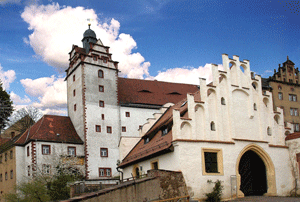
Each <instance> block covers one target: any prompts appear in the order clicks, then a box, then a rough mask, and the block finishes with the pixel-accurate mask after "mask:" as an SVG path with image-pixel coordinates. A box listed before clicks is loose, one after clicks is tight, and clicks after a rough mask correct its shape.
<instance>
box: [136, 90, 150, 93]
mask: <svg viewBox="0 0 300 202" xmlns="http://www.w3.org/2000/svg"><path fill="white" fill-rule="evenodd" d="M139 92H141V93H151V92H150V91H149V90H141V91H139Z"/></svg>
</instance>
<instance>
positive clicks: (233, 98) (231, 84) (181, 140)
mask: <svg viewBox="0 0 300 202" xmlns="http://www.w3.org/2000/svg"><path fill="white" fill-rule="evenodd" d="M222 59H223V67H224V71H219V70H218V68H217V65H212V75H213V82H212V84H209V85H206V81H205V79H200V96H201V102H199V101H195V99H194V95H192V94H188V95H187V103H186V105H187V108H188V117H185V118H183V117H181V116H180V112H179V109H173V112H172V114H173V125H172V145H173V148H174V151H173V152H169V153H167V154H160V155H158V156H155V157H152V158H146V159H145V160H138V159H137V160H136V161H135V163H130V164H128V165H126V164H125V166H121V167H122V168H123V173H124V178H130V177H131V176H132V173H134V172H135V170H134V169H135V168H136V167H139V168H140V171H141V172H144V173H146V172H147V170H149V169H151V162H153V161H157V162H158V168H159V169H166V170H175V171H182V173H183V175H184V178H185V180H186V183H187V186H188V188H189V194H190V196H191V197H193V198H194V199H203V198H205V193H208V192H211V191H212V187H213V184H209V183H208V180H212V181H216V180H221V181H222V183H223V185H224V191H223V198H231V197H236V194H237V196H239V197H241V196H243V195H244V194H243V193H242V191H240V186H241V176H240V174H239V163H240V158H241V157H242V156H243V154H244V153H245V152H247V151H249V150H251V151H254V152H255V153H256V154H257V155H258V156H259V157H260V158H261V159H262V161H263V162H264V164H265V167H266V179H267V192H266V194H267V195H280V196H286V195H289V194H290V191H291V190H292V189H293V185H294V180H293V175H292V170H291V163H290V159H289V151H288V147H286V146H285V132H286V131H289V132H293V131H290V128H292V127H291V125H288V126H289V128H285V127H284V121H283V111H282V109H280V108H277V111H276V112H274V111H273V106H272V94H271V93H270V92H262V87H261V77H260V76H257V75H256V76H255V77H254V78H253V77H251V72H250V62H249V61H248V60H244V61H240V60H239V57H238V56H233V59H230V58H228V55H226V54H223V55H222ZM230 64H231V65H230ZM230 66H231V67H230ZM240 67H241V68H243V69H242V70H241V68H240ZM212 122H214V125H215V126H214V128H215V129H214V130H212V128H211V127H212V126H211V123H212ZM146 135H147V134H146ZM156 135H158V134H156ZM141 140H142V139H141ZM150 141H151V140H150ZM140 144H142V143H140ZM206 150H207V151H209V150H211V151H216V152H218V169H219V170H218V171H219V172H218V173H206V172H205V160H204V152H205V151H206ZM135 155H138V154H135ZM128 156H129V158H130V153H129V155H128ZM125 159H126V158H125ZM125 159H124V160H125ZM231 176H233V177H236V183H233V184H232V182H231Z"/></svg>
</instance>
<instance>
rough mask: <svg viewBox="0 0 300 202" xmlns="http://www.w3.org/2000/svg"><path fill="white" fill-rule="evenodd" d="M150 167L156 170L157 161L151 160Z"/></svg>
mask: <svg viewBox="0 0 300 202" xmlns="http://www.w3.org/2000/svg"><path fill="white" fill-rule="evenodd" d="M151 169H152V170H158V161H153V162H151Z"/></svg>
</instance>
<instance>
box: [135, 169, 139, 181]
mask: <svg viewBox="0 0 300 202" xmlns="http://www.w3.org/2000/svg"><path fill="white" fill-rule="evenodd" d="M135 177H136V178H140V169H139V167H136V168H135Z"/></svg>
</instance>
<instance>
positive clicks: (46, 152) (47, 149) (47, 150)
mask: <svg viewBox="0 0 300 202" xmlns="http://www.w3.org/2000/svg"><path fill="white" fill-rule="evenodd" d="M50 153H51V147H50V145H42V154H43V155H49V154H50Z"/></svg>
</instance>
